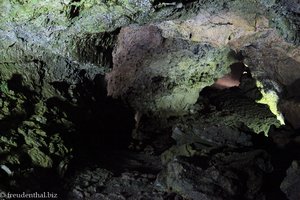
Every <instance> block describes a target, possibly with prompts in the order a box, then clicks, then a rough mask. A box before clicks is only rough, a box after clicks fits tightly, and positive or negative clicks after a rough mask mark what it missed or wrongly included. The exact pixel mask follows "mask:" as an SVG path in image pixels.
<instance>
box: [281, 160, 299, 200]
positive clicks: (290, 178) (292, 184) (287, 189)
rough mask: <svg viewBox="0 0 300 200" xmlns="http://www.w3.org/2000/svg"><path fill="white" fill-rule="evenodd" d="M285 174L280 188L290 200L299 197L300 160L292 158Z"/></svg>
mask: <svg viewBox="0 0 300 200" xmlns="http://www.w3.org/2000/svg"><path fill="white" fill-rule="evenodd" d="M286 173H287V176H286V177H285V178H284V180H283V181H282V183H281V185H280V189H281V190H282V191H283V192H284V193H285V194H286V196H287V198H288V199H290V200H298V199H300V192H299V191H300V161H297V160H294V161H293V162H292V164H291V166H290V167H289V168H288V170H287V172H286Z"/></svg>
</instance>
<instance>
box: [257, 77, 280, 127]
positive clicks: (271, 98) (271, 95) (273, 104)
mask: <svg viewBox="0 0 300 200" xmlns="http://www.w3.org/2000/svg"><path fill="white" fill-rule="evenodd" d="M256 85H257V87H258V88H259V89H260V92H261V94H262V96H263V97H262V98H261V99H260V100H257V101H256V102H257V103H261V104H266V105H268V106H269V108H270V111H271V112H272V113H273V114H274V115H275V116H276V117H277V120H278V121H279V122H280V124H281V125H283V124H284V118H283V115H282V113H281V112H280V111H279V110H278V107H277V104H278V100H279V97H278V95H277V94H276V92H275V91H265V90H264V88H263V85H262V83H261V82H259V81H257V82H256Z"/></svg>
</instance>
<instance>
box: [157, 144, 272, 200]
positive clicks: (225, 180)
mask: <svg viewBox="0 0 300 200" xmlns="http://www.w3.org/2000/svg"><path fill="white" fill-rule="evenodd" d="M271 171H272V165H271V164H270V158H269V156H268V154H267V153H266V152H265V151H263V150H252V151H241V150H238V151H236V149H226V148H225V149H224V148H219V149H218V148H203V149H200V150H199V149H198V150H197V153H196V154H195V155H193V156H191V157H186V155H185V156H182V155H181V156H180V155H179V156H175V157H174V158H173V159H172V160H171V161H170V162H169V163H168V164H167V165H166V167H165V169H164V170H163V171H162V172H161V173H160V174H159V175H158V178H157V181H156V185H157V186H158V187H159V188H160V189H162V190H171V191H174V192H178V193H179V194H181V195H183V196H184V197H186V198H188V199H215V200H219V199H220V200H221V199H222V200H224V199H264V197H263V194H262V193H261V189H262V185H263V179H264V176H265V175H266V173H270V172H271Z"/></svg>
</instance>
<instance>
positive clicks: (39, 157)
mask: <svg viewBox="0 0 300 200" xmlns="http://www.w3.org/2000/svg"><path fill="white" fill-rule="evenodd" d="M28 155H29V156H30V158H31V160H32V163H33V164H34V165H35V166H38V167H44V168H49V167H52V164H53V161H52V160H51V158H50V157H49V156H47V155H46V154H45V153H43V152H42V151H41V150H39V149H38V148H36V147H34V148H32V149H30V150H28Z"/></svg>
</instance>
